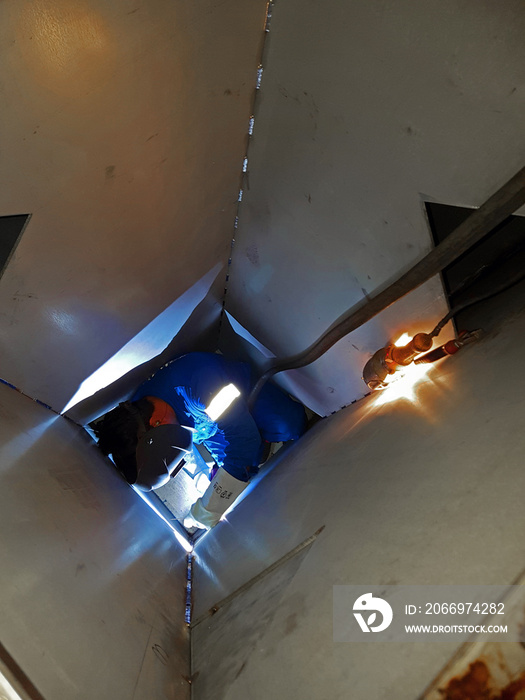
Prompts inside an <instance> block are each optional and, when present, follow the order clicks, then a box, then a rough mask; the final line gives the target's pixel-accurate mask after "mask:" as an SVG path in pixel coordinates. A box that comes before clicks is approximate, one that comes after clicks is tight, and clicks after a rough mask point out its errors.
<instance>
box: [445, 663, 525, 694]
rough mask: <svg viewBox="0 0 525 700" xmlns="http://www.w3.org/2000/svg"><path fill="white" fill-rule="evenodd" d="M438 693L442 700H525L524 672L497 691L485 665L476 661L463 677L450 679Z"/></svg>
mask: <svg viewBox="0 0 525 700" xmlns="http://www.w3.org/2000/svg"><path fill="white" fill-rule="evenodd" d="M440 693H441V694H442V695H443V700H525V671H524V672H523V673H522V674H521V675H520V676H519V678H516V679H514V680H513V681H511V682H510V683H509V684H508V685H506V686H505V687H504V688H501V689H498V688H495V687H494V686H493V683H492V678H491V675H490V671H489V669H488V667H487V664H486V663H485V662H484V661H481V660H477V661H474V662H473V663H471V664H470V665H469V669H468V671H467V673H465V674H464V675H463V676H460V677H455V678H452V679H451V680H450V681H449V682H448V685H447V687H446V688H442V689H440Z"/></svg>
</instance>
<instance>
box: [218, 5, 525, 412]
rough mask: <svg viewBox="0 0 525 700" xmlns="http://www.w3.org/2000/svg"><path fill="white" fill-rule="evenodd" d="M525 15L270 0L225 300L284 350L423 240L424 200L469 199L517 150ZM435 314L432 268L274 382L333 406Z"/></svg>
mask: <svg viewBox="0 0 525 700" xmlns="http://www.w3.org/2000/svg"><path fill="white" fill-rule="evenodd" d="M524 30H525V14H524V12H523V3H522V2H520V0H511V1H510V2H506V3H504V4H502V3H499V4H498V3H494V2H492V1H491V0H482V1H481V2H475V3H473V2H467V3H460V4H458V3H457V2H454V1H453V0H445V1H444V2H440V3H437V4H436V3H435V2H431V0H423V1H422V2H417V3H413V2H410V0H402V1H401V2H395V3H389V2H361V1H360V0H350V1H349V2H329V3H321V2H317V1H316V0H305V1H304V2H303V1H301V2H299V0H289V1H287V2H279V3H276V5H275V9H274V12H273V17H272V23H271V28H270V33H269V45H268V47H267V50H266V51H265V59H264V73H263V78H262V83H261V88H260V92H259V94H258V98H257V106H256V110H255V126H254V131H253V137H252V142H251V145H250V149H249V153H248V166H247V171H248V175H247V178H246V180H245V191H244V196H243V201H242V205H241V212H240V218H239V229H238V231H237V234H236V245H235V249H234V253H233V261H232V268H231V275H230V280H231V281H230V286H229V292H228V296H227V302H226V308H227V310H228V311H229V312H230V313H231V314H232V315H233V316H234V318H235V319H236V320H237V321H238V322H239V323H241V324H242V325H243V326H244V327H245V328H247V330H248V331H249V332H250V333H251V334H252V335H253V336H255V337H256V339H257V340H258V341H260V342H261V343H262V344H263V345H265V346H266V347H267V348H268V349H269V350H270V351H272V352H273V353H274V354H275V355H276V356H278V357H281V356H286V355H290V354H293V353H296V352H300V351H302V350H304V349H305V348H306V347H308V346H309V345H310V344H311V343H312V342H314V341H315V340H316V339H317V338H318V337H319V336H320V335H321V334H322V333H323V332H324V331H325V330H326V329H327V328H328V327H329V326H331V325H332V323H333V322H334V321H335V320H336V319H337V318H338V317H339V316H340V315H341V314H343V313H345V312H346V311H347V310H348V309H350V308H351V307H352V306H353V305H354V304H356V303H357V302H360V301H362V300H363V299H364V298H365V297H366V296H367V295H373V294H374V293H375V292H376V291H378V290H380V289H381V288H382V287H383V286H386V284H387V283H389V282H391V281H393V280H395V279H396V278H397V277H399V276H400V274H401V273H402V272H405V271H406V270H407V269H408V268H409V267H410V266H411V265H412V264H413V263H415V262H416V261H417V260H418V259H419V258H420V257H421V256H422V255H423V254H424V253H426V252H427V251H428V250H429V249H430V247H431V245H432V244H431V236H430V232H429V229H428V225H427V221H426V217H425V212H424V206H423V202H424V201H425V200H430V201H438V202H442V203H445V204H454V205H461V206H470V207H475V206H479V205H480V204H482V203H483V202H484V201H485V200H486V199H487V198H488V197H489V196H490V195H491V194H492V193H493V192H495V191H496V190H497V189H498V188H499V187H500V186H501V185H502V184H503V183H504V182H505V181H506V180H507V179H508V178H509V177H511V176H512V175H513V174H514V173H515V172H516V171H517V170H519V169H520V168H521V167H522V166H523V164H524V162H525V140H524V138H523V129H522V125H523V121H524V119H525V97H524V95H525V88H524V79H523V65H524V62H525V45H524V43H523V41H522V36H523V32H524ZM444 313H446V302H445V300H444V297H443V292H442V286H441V282H440V280H439V278H436V279H434V280H432V281H431V282H429V283H427V284H426V285H425V286H423V287H421V288H420V289H419V290H417V291H415V292H413V293H412V294H411V295H410V296H408V297H406V298H405V299H404V300H403V301H402V302H399V303H397V304H395V305H394V306H393V307H391V308H390V309H388V310H387V311H385V312H383V313H382V314H381V315H380V316H378V317H377V318H376V319H374V320H372V321H371V322H370V323H369V324H367V326H364V327H363V328H361V329H359V330H358V331H356V332H354V333H353V334H351V336H349V337H348V338H346V339H345V340H344V341H341V342H340V343H338V345H337V346H335V347H334V348H333V349H332V350H331V351H329V353H327V355H325V356H324V357H323V358H321V359H320V360H319V361H317V362H316V363H315V364H313V365H310V366H309V367H307V368H304V369H301V370H298V371H297V372H294V373H293V375H292V374H291V375H290V378H289V379H288V380H284V379H281V381H288V384H287V385H288V386H289V387H290V388H291V389H292V391H294V393H295V394H296V396H298V397H299V398H300V399H301V400H302V401H304V402H305V403H307V404H308V405H309V406H311V407H312V408H314V409H315V410H316V411H318V412H320V413H322V414H327V413H330V412H331V411H335V410H337V409H339V408H340V407H341V406H343V405H346V404H348V403H350V402H351V401H353V400H355V399H357V398H359V397H360V396H362V395H363V394H364V393H365V391H366V387H365V385H364V383H363V382H362V381H361V370H362V368H363V365H364V364H365V362H366V360H367V359H368V357H370V355H371V354H373V352H375V350H377V349H378V348H379V347H381V346H382V345H384V344H385V343H386V342H387V341H388V340H389V339H393V338H392V336H395V335H397V336H399V335H401V333H402V332H404V331H411V332H417V331H429V330H430V329H431V328H432V327H433V325H434V324H435V322H436V321H437V320H438V319H439V318H440V317H441V316H443V315H444ZM283 377H284V375H283Z"/></svg>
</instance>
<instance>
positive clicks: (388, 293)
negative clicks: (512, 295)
mask: <svg viewBox="0 0 525 700" xmlns="http://www.w3.org/2000/svg"><path fill="white" fill-rule="evenodd" d="M523 204H525V168H522V169H521V170H520V171H519V172H518V173H516V175H514V177H512V178H511V179H510V180H509V181H508V182H506V183H505V184H504V185H503V187H501V188H500V189H499V190H498V191H497V192H495V193H494V194H493V195H492V196H491V197H490V198H489V199H488V200H487V201H486V202H485V203H484V204H482V205H481V207H480V208H479V209H476V210H474V211H473V212H472V213H471V214H470V216H469V217H468V218H467V219H465V221H463V223H461V224H460V225H459V226H458V227H457V228H456V229H455V230H454V231H453V232H452V233H451V234H450V236H448V237H447V238H446V239H445V240H444V241H443V242H442V243H440V244H439V245H437V246H436V247H435V248H433V249H432V250H431V251H430V252H429V253H427V255H425V256H424V257H423V258H422V259H421V260H420V261H419V262H418V263H416V264H415V265H414V266H413V267H412V268H410V270H408V272H405V274H404V275H402V276H401V277H400V278H399V279H398V280H396V281H395V282H393V283H392V284H390V285H389V286H388V287H386V289H383V291H381V292H379V293H378V294H376V295H375V296H373V297H368V298H367V299H365V300H362V301H360V302H359V303H358V304H356V305H355V306H354V307H353V308H352V309H350V311H349V312H347V313H346V314H345V315H344V317H343V318H342V320H340V321H339V322H337V323H335V324H334V325H333V326H332V327H330V328H329V329H328V330H327V331H326V332H325V333H324V334H323V335H322V336H321V337H320V338H319V339H318V340H316V341H315V342H314V343H312V345H310V347H308V348H307V349H306V350H304V351H303V352H300V353H297V354H295V355H290V356H289V357H284V358H282V359H280V360H276V361H274V362H273V363H272V364H270V365H269V366H268V367H267V368H266V370H265V371H264V372H263V374H262V375H261V376H260V378H259V379H258V381H257V383H256V384H255V386H254V388H253V389H252V391H251V393H250V396H249V397H248V407H249V408H252V407H253V404H254V403H255V400H256V399H257V396H258V395H259V392H260V391H261V389H262V387H263V386H264V385H265V384H266V382H267V381H268V380H269V379H270V377H272V376H273V375H274V374H278V373H279V372H284V371H286V370H290V369H298V368H299V367H304V366H306V365H309V364H310V363H312V362H314V361H315V360H317V359H319V357H321V355H324V353H325V352H327V350H329V349H330V348H331V347H332V346H333V345H335V344H336V343H337V342H338V341H339V340H341V338H344V336H345V335H348V333H351V332H352V331H354V330H355V329H356V328H359V327H360V326H362V325H363V324H364V323H366V322H367V321H369V320H370V319H371V318H373V317H374V316H376V315H377V314H378V313H379V312H381V311H383V310H384V309H386V308H387V307H389V306H390V305H391V304H393V303H394V302H395V301H397V300H398V299H401V297H403V296H405V295H406V294H408V293H409V292H411V291H413V290H414V289H416V288H417V287H420V286H421V285H422V284H423V283H424V282H427V281H428V280H429V279H430V278H431V277H434V275H436V274H438V273H439V272H441V270H443V269H444V268H445V267H448V266H449V265H450V264H451V263H453V262H454V261H455V260H456V259H457V258H458V257H459V256H460V255H462V254H463V253H465V252H466V251H467V250H469V248H471V247H472V246H473V245H474V244H475V243H477V242H478V241H480V240H481V239H482V238H483V237H484V236H486V235H487V234H488V233H490V232H491V231H492V230H493V229H494V228H495V227H496V226H497V225H498V224H500V223H501V222H502V221H504V220H505V219H506V218H507V217H508V216H510V215H511V214H513V213H514V212H515V211H516V209H519V207H521V206H522V205H523Z"/></svg>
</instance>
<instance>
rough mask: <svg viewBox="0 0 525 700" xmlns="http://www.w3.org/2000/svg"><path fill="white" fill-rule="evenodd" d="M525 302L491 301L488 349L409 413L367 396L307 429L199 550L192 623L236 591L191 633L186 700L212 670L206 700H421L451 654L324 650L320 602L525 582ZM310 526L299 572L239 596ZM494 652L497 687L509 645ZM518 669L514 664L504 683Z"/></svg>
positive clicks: (198, 698)
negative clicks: (375, 589)
mask: <svg viewBox="0 0 525 700" xmlns="http://www.w3.org/2000/svg"><path fill="white" fill-rule="evenodd" d="M524 299H525V288H524V284H523V282H522V283H521V289H520V288H515V289H513V290H509V291H508V292H507V293H506V294H505V295H504V296H501V297H499V298H496V299H494V300H493V306H492V313H493V316H492V318H491V319H489V318H487V319H486V320H487V321H488V320H490V321H491V322H490V323H488V324H487V325H485V328H486V330H487V331H488V333H487V336H486V337H485V339H484V340H482V341H481V342H479V344H478V345H472V346H470V347H468V348H467V349H464V350H462V351H461V352H460V353H459V354H458V355H456V356H454V357H453V358H449V359H447V360H444V361H442V362H441V363H439V364H437V365H436V366H435V367H433V368H432V371H431V372H430V374H429V375H428V378H427V380H426V381H423V382H422V383H421V384H420V385H419V386H418V387H417V389H416V392H415V401H414V402H409V401H406V400H401V401H397V402H396V403H388V404H385V405H383V406H381V407H378V406H377V405H374V404H375V402H376V401H377V399H378V398H379V397H378V396H377V394H376V395H374V396H371V397H367V398H366V399H363V400H362V401H359V402H357V403H356V404H355V405H354V406H350V407H348V408H346V409H344V410H343V411H340V412H338V413H337V414H336V415H334V416H330V417H329V418H327V419H326V420H324V421H322V422H320V423H318V424H317V425H316V426H314V428H313V429H312V431H311V432H310V433H308V434H307V435H306V436H304V437H303V438H301V440H300V441H299V443H298V444H297V445H294V446H292V448H291V449H290V450H289V451H288V452H286V453H285V454H284V455H282V456H281V457H280V456H279V454H278V455H277V459H276V460H275V463H274V466H273V468H272V469H271V471H270V472H269V473H268V474H267V475H266V476H265V477H264V478H263V479H262V480H261V482H260V483H259V485H258V486H257V487H256V489H255V490H253V491H252V492H251V493H249V494H248V496H247V497H246V498H245V499H244V500H243V501H242V503H240V504H239V505H238V506H237V507H236V508H235V510H233V511H232V512H231V513H230V514H229V515H228V516H227V521H226V522H223V523H220V524H219V525H218V526H217V527H216V528H215V529H214V530H212V531H211V533H209V534H208V535H206V536H205V537H204V538H203V540H202V541H201V542H199V543H197V547H196V554H197V560H196V582H195V601H196V607H195V610H194V616H195V620H198V619H199V618H200V617H201V616H202V615H203V614H205V613H206V611H208V610H209V609H210V608H212V607H214V606H215V605H216V604H217V603H220V601H221V600H223V599H224V598H225V597H226V596H229V595H231V594H232V593H234V592H235V591H238V590H239V589H241V590H240V591H239V596H238V597H237V598H236V599H235V601H234V603H233V604H232V605H228V606H226V607H225V608H223V609H220V610H219V613H218V614H217V615H213V616H209V617H208V618H205V619H204V620H203V621H202V622H201V623H200V624H199V625H198V628H199V629H198V631H197V633H196V641H198V643H199V645H200V647H199V649H198V653H197V654H196V656H195V660H196V661H200V664H199V665H196V666H195V667H194V671H195V672H196V671H200V677H197V678H196V680H195V683H194V685H193V692H194V698H195V700H207V699H208V697H210V695H209V694H207V693H206V689H207V688H209V684H210V682H211V681H213V680H214V679H215V678H216V677H217V676H216V675H215V673H216V668H217V666H218V667H219V668H221V669H222V670H223V672H224V673H223V675H222V677H221V678H220V682H219V683H218V685H217V693H216V694H215V695H214V698H215V700H238V699H241V698H246V697H250V699H251V700H266V698H269V697H282V698H287V699H288V700H319V698H334V699H337V700H339V699H340V700H343V699H344V698H352V700H370V699H371V698H373V699H374V700H406V699H407V698H419V697H420V693H422V692H423V691H424V689H425V688H426V687H427V686H428V685H429V684H430V683H431V681H432V680H433V679H434V678H435V677H436V676H437V674H438V673H439V671H440V669H441V668H442V667H443V666H444V665H445V664H446V663H447V662H448V661H449V659H451V658H452V656H453V654H454V652H455V651H456V649H457V647H458V644H459V641H458V642H457V643H455V642H448V643H443V642H440V643H430V642H429V643H410V644H396V643H374V644H367V643H363V644H361V643H335V642H334V640H333V624H332V615H333V590H332V588H333V586H334V585H347V584H348V585H352V584H354V585H355V584H359V585H368V584H370V585H385V586H387V585H397V584H399V585H445V584H458V585H459V584H463V585H509V584H511V583H514V582H515V581H516V579H517V577H518V576H519V575H520V574H522V572H523V570H524V564H525V539H524V538H523V531H524V528H525V511H524V509H523V501H524V493H525V470H524V469H523V453H524V449H525V436H524V432H523V429H522V426H523V421H524V418H525V407H524V403H523V395H524V392H525V377H524V376H523V373H522V372H520V371H515V369H516V368H519V367H520V364H521V360H520V358H521V352H522V350H521V348H522V339H523V337H524V334H525V312H524V308H525V307H524ZM511 368H513V369H511ZM323 525H324V526H325V529H324V530H323V531H322V532H321V534H320V535H319V536H318V537H317V539H316V540H315V541H314V543H313V544H312V545H311V548H310V550H309V552H308V553H307V554H306V556H305V557H304V560H303V561H302V563H301V565H300V567H299V568H298V570H297V571H296V572H295V571H293V572H292V573H291V575H288V576H286V577H284V580H283V576H282V575H281V574H280V573H279V571H280V568H281V567H279V569H278V570H277V571H274V572H273V573H272V574H271V575H269V576H268V577H267V578H265V579H263V580H262V581H260V582H259V583H258V584H257V586H255V587H250V588H248V589H243V588H242V586H243V584H245V583H246V582H248V581H249V580H250V579H252V578H253V577H254V576H256V575H258V574H259V573H261V572H263V571H265V570H266V569H267V568H268V567H269V566H271V565H272V564H274V563H275V562H277V561H278V560H279V559H280V558H281V557H283V556H284V555H286V554H287V553H289V552H291V551H292V550H293V549H294V548H295V547H296V546H297V545H299V544H300V543H302V542H303V541H305V540H306V539H307V538H309V537H310V536H312V535H313V534H314V533H315V532H316V531H317V530H318V529H319V528H320V527H322V526H323ZM282 568H283V569H285V567H282ZM277 579H279V581H278V580H277ZM290 579H291V580H290ZM277 584H279V585H277ZM272 587H274V588H273V590H272ZM270 594H271V601H270V602H271V605H270V606H269V607H268V608H267V609H266V610H264V609H261V607H260V605H259V604H258V601H259V600H260V599H261V598H263V599H264V597H265V596H267V595H268V596H270ZM520 603H521V605H520V608H519V611H517V612H516V614H518V612H519V617H518V618H517V619H519V620H522V619H523V614H524V610H523V596H522V597H521V601H520ZM219 607H220V606H219ZM505 609H507V608H505ZM229 610H232V613H233V617H232V618H231V619H230V617H229V615H228V611H229ZM234 633H237V634H238V636H237V637H232V635H233V634H234ZM221 637H223V638H224V639H225V642H224V645H223V646H221V645H220V644H219V643H218V640H220V639H221ZM491 646H492V653H491V656H490V664H489V665H491V666H492V665H494V666H495V667H501V669H502V671H503V673H502V675H504V674H505V673H506V667H505V666H504V663H505V657H508V656H510V655H511V653H513V652H514V653H515V652H516V651H518V652H519V649H516V648H517V647H518V645H517V644H515V645H514V647H515V648H514V649H512V647H513V645H512V644H510V645H507V644H506V643H505V644H502V645H501V646H502V647H505V649H504V650H502V652H501V653H499V651H498V647H499V646H500V645H498V644H493V645H491ZM223 648H227V649H228V650H229V651H230V656H229V657H228V658H227V659H224V658H223V656H222V653H221V651H222V649H223ZM484 651H485V650H484V649H481V650H480V649H479V648H478V649H477V650H476V652H475V653H476V654H478V653H482V652H484ZM494 659H496V662H494ZM471 660H472V659H471ZM464 662H465V660H464V659H463V664H464ZM524 663H525V656H524V654H523V649H521V652H519V653H518V654H517V655H516V661H515V663H514V666H513V670H514V672H515V673H516V672H518V673H521V672H522V671H523V670H524V668H525V667H524ZM463 668H464V669H465V670H466V666H463ZM456 672H457V670H455V671H454V673H456ZM440 680H442V679H440ZM509 680H510V678H508V679H507V680H506V681H505V682H504V683H501V686H498V687H502V686H504V685H505V684H506V683H507V682H508V681H509ZM443 685H444V684H442V685H441V687H443ZM520 687H521V686H520ZM200 689H202V693H201V690H200ZM434 692H435V691H434ZM465 692H466V691H465ZM467 695H468V693H467V694H466V696H467ZM438 696H439V697H442V696H443V694H442V693H441V694H440V693H435V697H438ZM432 697H433V698H434V695H432ZM450 697H452V696H450ZM494 697H499V695H496V694H494ZM501 697H503V696H501ZM509 697H511V696H510V695H509ZM516 697H519V695H517V696H516Z"/></svg>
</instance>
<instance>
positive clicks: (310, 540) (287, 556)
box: [190, 525, 325, 629]
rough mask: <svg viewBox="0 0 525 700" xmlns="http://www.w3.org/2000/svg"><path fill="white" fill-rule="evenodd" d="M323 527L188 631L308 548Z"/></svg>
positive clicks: (210, 611)
mask: <svg viewBox="0 0 525 700" xmlns="http://www.w3.org/2000/svg"><path fill="white" fill-rule="evenodd" d="M324 528H325V526H324V525H322V526H321V527H320V528H319V529H318V530H317V531H316V532H314V534H313V535H311V536H310V537H308V538H307V539H306V540H304V542H301V544H298V545H297V547H294V549H292V550H290V551H289V552H288V553H287V554H285V555H284V556H282V557H281V558H280V559H278V560H277V561H276V562H274V563H273V564H270V566H269V567H268V568H266V569H264V571H261V572H260V573H258V574H257V576H254V577H253V578H251V579H250V580H249V581H247V582H246V583H244V584H243V585H242V586H240V587H239V588H237V590H235V591H234V592H233V593H230V595H228V596H226V598H223V599H222V600H221V601H219V602H218V603H216V604H215V605H213V606H212V607H211V608H209V610H207V611H206V612H205V613H203V614H202V615H201V616H200V617H198V618H197V619H196V620H195V622H192V623H191V625H190V629H193V628H194V627H197V625H199V624H200V623H201V622H203V621H204V620H206V619H207V618H208V617H210V616H211V615H215V613H216V612H218V611H219V610H220V609H221V608H223V607H224V606H225V605H227V604H228V603H230V602H231V601H232V600H234V599H235V598H237V596H239V595H240V594H241V593H244V591H246V590H247V589H248V588H251V587H252V586H253V585H254V584H256V583H258V582H259V581H261V580H262V579H264V578H266V576H268V575H269V574H271V573H272V572H274V571H275V570H276V569H278V568H279V567H280V566H282V565H283V564H286V563H287V562H288V561H290V559H292V558H293V557H295V555H296V554H299V552H301V551H302V550H303V549H304V548H305V547H308V546H310V545H311V544H312V543H313V542H315V540H316V539H317V537H318V536H319V535H320V534H321V532H322V531H323V530H324Z"/></svg>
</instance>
